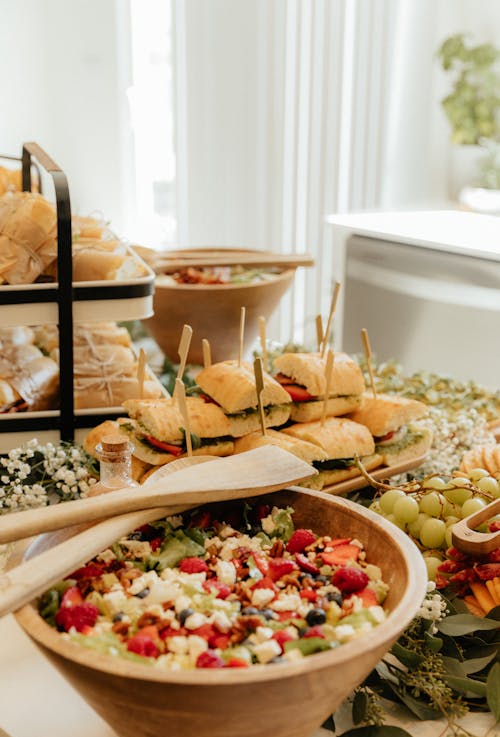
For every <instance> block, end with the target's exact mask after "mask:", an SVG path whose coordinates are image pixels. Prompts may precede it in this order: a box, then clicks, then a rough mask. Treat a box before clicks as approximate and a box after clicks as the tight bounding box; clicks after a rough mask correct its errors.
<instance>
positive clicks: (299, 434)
mask: <svg viewBox="0 0 500 737" xmlns="http://www.w3.org/2000/svg"><path fill="white" fill-rule="evenodd" d="M281 432H283V433H285V434H286V435H290V436H292V437H294V438H298V439H299V440H305V441H306V442H307V443H312V444H313V445H316V446H319V448H321V449H322V450H323V451H324V453H325V454H326V458H322V459H318V460H313V462H312V465H313V466H314V468H316V469H317V470H318V471H319V473H318V475H317V476H314V477H313V478H312V479H308V480H307V481H304V482H303V485H304V486H308V487H310V488H313V489H322V488H323V487H324V486H329V485H330V484H337V483H339V482H340V481H346V480H347V479H351V478H355V477H356V476H359V475H360V473H361V472H360V470H359V469H358V467H357V466H356V463H355V460H354V456H355V455H357V456H359V459H360V460H361V462H362V463H363V465H364V467H365V468H366V470H367V471H370V470H372V469H373V468H377V466H380V464H381V463H382V457H381V456H380V455H378V454H377V453H375V443H374V442H373V437H372V435H371V433H370V431H369V430H368V428H366V427H365V426H364V425H359V424H358V423H357V422H352V420H348V419H346V418H344V417H327V418H326V420H325V422H324V424H323V425H322V424H321V422H303V423H298V424H296V425H291V426H290V427H287V428H285V429H284V430H282V431H281Z"/></svg>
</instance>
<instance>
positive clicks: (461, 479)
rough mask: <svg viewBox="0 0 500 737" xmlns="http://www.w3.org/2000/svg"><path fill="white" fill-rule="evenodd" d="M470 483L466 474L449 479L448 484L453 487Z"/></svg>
mask: <svg viewBox="0 0 500 737" xmlns="http://www.w3.org/2000/svg"><path fill="white" fill-rule="evenodd" d="M468 484H470V479H468V478H467V477H466V476H454V477H453V478H452V479H450V480H449V481H448V483H447V486H449V487H450V488H452V487H454V486H467V485H468Z"/></svg>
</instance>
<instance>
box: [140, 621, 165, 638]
mask: <svg viewBox="0 0 500 737" xmlns="http://www.w3.org/2000/svg"><path fill="white" fill-rule="evenodd" d="M137 634H138V635H143V636H144V637H150V638H151V639H152V640H157V639H158V638H159V636H160V635H159V633H158V627H157V626H156V625H155V624H148V625H147V627H141V629H140V630H138V631H137Z"/></svg>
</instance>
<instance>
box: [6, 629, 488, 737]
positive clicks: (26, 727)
mask: <svg viewBox="0 0 500 737" xmlns="http://www.w3.org/2000/svg"><path fill="white" fill-rule="evenodd" d="M349 714H350V708H348V707H347V706H346V707H345V708H344V709H341V710H340V713H339V714H338V716H336V722H337V728H338V732H337V734H340V733H341V732H343V731H344V730H346V729H349V728H350V727H351V726H352V725H351V724H350V719H349ZM390 722H391V723H392V724H398V725H400V726H401V727H404V728H405V729H406V730H407V731H408V732H409V733H410V734H411V735H414V737H439V736H440V735H443V729H444V723H442V722H415V721H413V720H412V719H410V718H409V717H408V715H407V714H406V713H402V712H397V714H396V715H395V716H394V717H393V718H391V719H390ZM464 726H465V727H466V728H467V729H468V730H469V731H470V732H472V733H473V734H474V735H475V737H494V735H498V734H500V732H499V731H498V730H496V728H495V725H494V723H493V719H492V717H491V715H488V714H476V715H470V716H469V717H468V718H467V719H466V720H464ZM2 730H5V732H6V733H7V736H6V737H116V735H115V733H114V732H113V731H112V730H111V729H110V727H108V726H107V724H105V722H103V721H102V719H100V717H98V716H97V714H96V713H95V712H94V711H93V710H92V709H91V708H90V707H89V706H87V705H86V703H85V702H84V701H83V699H81V698H80V696H79V695H78V694H77V692H76V691H74V690H73V689H72V687H71V686H70V685H69V684H68V683H67V682H66V681H65V680H64V679H63V678H62V676H60V675H59V673H58V672H57V671H56V670H55V668H53V667H52V665H51V664H50V663H49V662H48V661H47V660H45V658H44V657H43V656H42V655H41V654H40V653H39V652H38V651H37V649H36V648H35V646H34V645H33V644H32V643H31V641H30V640H29V639H28V637H27V636H26V635H25V634H24V632H23V631H22V630H21V629H20V627H19V626H18V625H17V623H16V621H15V620H14V618H13V617H12V616H7V617H4V618H3V619H0V737H4V735H3V734H2ZM328 735H329V736H330V737H332V733H331V732H329V731H327V730H324V729H320V730H318V732H316V733H315V735H313V736H311V737H328ZM172 737H175V735H172ZM193 737H196V735H193ZM228 737H231V735H228ZM262 737H272V735H262Z"/></svg>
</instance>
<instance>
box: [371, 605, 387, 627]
mask: <svg viewBox="0 0 500 737" xmlns="http://www.w3.org/2000/svg"><path fill="white" fill-rule="evenodd" d="M368 611H369V613H370V616H371V617H372V619H373V620H374V621H375V622H376V623H377V624H380V623H381V622H383V621H384V620H385V618H386V616H385V612H384V610H383V609H382V607H381V606H370V607H368Z"/></svg>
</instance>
